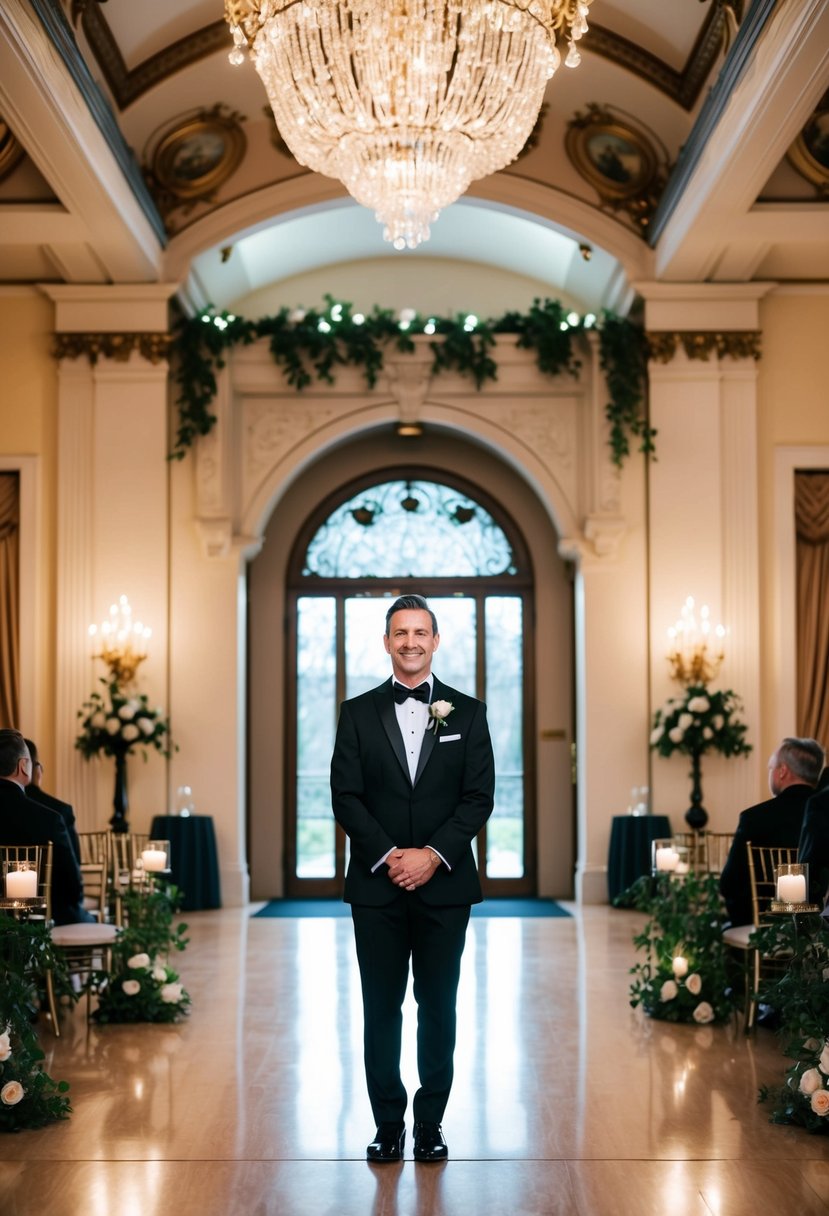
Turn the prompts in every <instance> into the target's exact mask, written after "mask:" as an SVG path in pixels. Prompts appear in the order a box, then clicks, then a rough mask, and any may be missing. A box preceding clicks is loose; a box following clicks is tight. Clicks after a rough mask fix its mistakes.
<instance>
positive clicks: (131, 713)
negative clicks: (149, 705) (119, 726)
mask: <svg viewBox="0 0 829 1216" xmlns="http://www.w3.org/2000/svg"><path fill="white" fill-rule="evenodd" d="M118 717H119V718H120V719H121V721H122V722H131V721H132V719H133V718H134V717H135V710H134V709H133V707H132V705H131V704H130V702H129V701H127V703H126V705H122V706H121V708H120V709H119V710H118Z"/></svg>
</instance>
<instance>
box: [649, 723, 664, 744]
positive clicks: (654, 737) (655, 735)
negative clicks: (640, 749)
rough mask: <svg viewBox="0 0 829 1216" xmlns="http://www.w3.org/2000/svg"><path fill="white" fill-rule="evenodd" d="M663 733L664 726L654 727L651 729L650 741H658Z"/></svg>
mask: <svg viewBox="0 0 829 1216" xmlns="http://www.w3.org/2000/svg"><path fill="white" fill-rule="evenodd" d="M664 734H665V727H664V726H656V727H654V729H653V730H652V731H651V743H658V742H659V740H660V739H661V738H662V736H663V735H664Z"/></svg>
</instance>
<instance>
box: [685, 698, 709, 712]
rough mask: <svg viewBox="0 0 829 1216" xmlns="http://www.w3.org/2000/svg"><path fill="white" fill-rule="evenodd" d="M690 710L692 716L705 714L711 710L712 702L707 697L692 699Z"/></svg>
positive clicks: (689, 703)
mask: <svg viewBox="0 0 829 1216" xmlns="http://www.w3.org/2000/svg"><path fill="white" fill-rule="evenodd" d="M688 708H689V709H690V711H691V713H692V714H704V713H706V711H707V710H709V709H710V708H711V702H710V701H709V700H708V698H707V697H691V700H690V701H689V702H688Z"/></svg>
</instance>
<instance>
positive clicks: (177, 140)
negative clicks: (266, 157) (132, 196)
mask: <svg viewBox="0 0 829 1216" xmlns="http://www.w3.org/2000/svg"><path fill="white" fill-rule="evenodd" d="M246 146H247V140H246V139H245V133H244V131H243V130H242V127H241V125H240V124H239V122H238V121H237V119H236V118H235V117H232V116H231V117H226V116H224V115H222V114H216V113H211V114H205V113H203V114H200V115H197V116H196V117H195V118H190V119H188V120H187V121H185V122H183V123H181V124H180V125H179V126H177V127H174V128H173V129H172V130H170V131H168V132H167V133H166V134H165V135H163V136H162V137H161V139H160V140H159V141H158V143H157V145H156V147H155V150H154V152H153V157H152V172H153V175H154V176H155V178H156V180H157V181H158V182H159V183H160V184H161V185H162V186H163V187H164V188H165V189H166V190H169V191H170V193H171V194H173V195H174V196H175V197H176V198H178V199H197V198H203V197H204V196H205V195H207V194H212V193H213V191H214V190H217V189H218V188H219V186H221V185H222V183H223V182H226V181H227V179H228V178H229V177H230V175H231V173H233V172H234V170H235V169H237V168H238V166H239V165H240V164H241V161H242V158H243V156H244V155H245V148H246Z"/></svg>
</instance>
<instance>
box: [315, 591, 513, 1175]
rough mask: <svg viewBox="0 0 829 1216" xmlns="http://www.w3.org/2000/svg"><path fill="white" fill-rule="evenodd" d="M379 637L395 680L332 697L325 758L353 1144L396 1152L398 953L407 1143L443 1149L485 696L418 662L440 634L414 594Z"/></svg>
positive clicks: (491, 779) (400, 1114)
mask: <svg viewBox="0 0 829 1216" xmlns="http://www.w3.org/2000/svg"><path fill="white" fill-rule="evenodd" d="M383 640H384V645H385V648H386V651H387V653H388V654H389V655H390V656H391V664H392V671H393V673H394V679H393V680H392V679H390V680H388V681H386V682H385V683H383V684H381V685H380V687H379V688H374V689H372V690H371V692H367V693H363V694H362V696H359V697H354V698H353V700H350V701H345V702H343V704H342V706H341V709H340V718H339V724H338V727H337V738H336V743H335V746H334V755H333V758H332V761H331V792H332V804H333V809H334V815H335V817H336V819H337V822H338V823H339V824H340V826H341V827H342V828H343V829H344V831H345V832H346V834H347V836H348V837H349V840H350V842H351V858H350V861H349V866H348V872H347V874H346V879H345V900H346V902H347V903H350V904H351V913H352V920H353V922H354V937H355V942H356V946H357V959H358V962H359V965H360V977H361V983H362V991H363V1011H364V1020H365V1027H364V1052H365V1067H366V1080H367V1083H368V1093H369V1099H370V1101H371V1108H372V1112H373V1114H374V1118H375V1121H376V1123H377V1132H376V1135H375V1138H374V1140H373V1141H372V1143H371V1144H369V1145H368V1147H367V1149H366V1156H367V1158H368V1160H369V1161H399V1160H401V1158H402V1156H403V1144H404V1140H405V1126H404V1115H405V1112H406V1102H407V1095H406V1090H405V1088H404V1086H403V1082H402V1080H401V1077H400V1043H401V1034H402V1020H403V1019H402V1005H403V998H404V996H405V992H406V985H407V982H408V976H409V959H410V958H411V966H412V975H413V977H414V996H415V1000H416V1002H417V1007H418V1009H417V1064H418V1074H419V1078H420V1087H419V1089H418V1090H417V1092H416V1093H415V1096H414V1100H413V1114H414V1156H415V1159H416V1160H418V1161H442V1160H445V1159H446V1157H447V1156H448V1150H447V1147H446V1141H445V1139H444V1137H443V1132H442V1130H441V1120H442V1118H443V1112H444V1109H445V1107H446V1103H447V1100H448V1098H449V1090H450V1088H451V1084H452V1075H453V1063H452V1057H453V1053H454V1047H455V1023H456V1013H455V1004H456V995H457V988H458V980H459V977H460V963H461V955H462V953H463V948H464V942H465V938H466V928H467V924H468V922H469V913H470V906H471V905H472V904H473V903H479V902H480V901H481V898H482V895H481V884H480V879H479V877H478V871H477V869H476V867H475V860H474V856H473V853H472V847H471V846H472V841H473V840H474V838H475V836H476V835H477V833H478V832H479V831H480V830H481V828H482V827H483V825H484V824H485V823H486V821H487V819H488V818H489V816H490V814H491V813H492V807H493V802H494V791H495V767H494V762H493V756H492V743H491V741H490V737H489V728H488V726H487V721H486V707H485V706H484V705H483V703H482V702H480V701H476V700H475V699H474V698H473V697H469V696H466V695H465V694H464V693H462V692H458V691H457V690H456V689H454V688H449V687H447V686H446V685H445V684H441V682H440V681H439V680H438V679H437V678H436V677H435V676H433V675H432V674H431V666H432V655H433V654H434V652H435V651H436V650H437V648H438V645H439V642H440V636H439V634H438V627H437V621H436V619H435V616H434V613H433V612H432V611H431V610H430V609H429V606H428V604H427V603H426V601H425V600H424V599H423V597H422V596H419V595H408V596H402V597H401V598H399V599H397V600H395V602H394V603H393V604H392V606H391V608H390V609H389V611H388V613H387V614H386V633H385V637H384V639H383Z"/></svg>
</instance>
